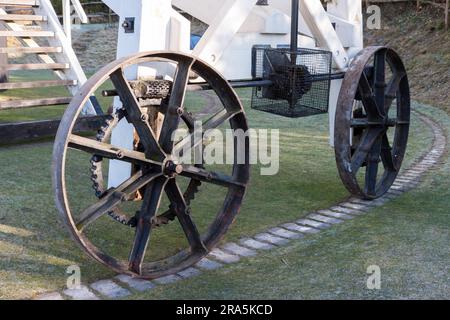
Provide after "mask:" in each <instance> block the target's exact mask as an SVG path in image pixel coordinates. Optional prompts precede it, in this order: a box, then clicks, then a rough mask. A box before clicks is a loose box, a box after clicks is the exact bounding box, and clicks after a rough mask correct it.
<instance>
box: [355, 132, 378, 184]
mask: <svg viewBox="0 0 450 320" xmlns="http://www.w3.org/2000/svg"><path fill="white" fill-rule="evenodd" d="M381 131H382V130H381V129H369V130H367V131H366V132H365V133H364V135H363V137H362V139H361V143H360V144H359V146H358V148H357V149H356V151H355V153H354V155H353V157H352V159H351V172H352V173H353V175H356V173H357V172H358V171H359V169H360V168H361V166H362V165H363V163H364V161H366V159H367V156H368V155H369V152H370V151H371V150H372V147H373V145H374V143H375V142H376V140H377V138H378V137H379V136H380V134H381Z"/></svg>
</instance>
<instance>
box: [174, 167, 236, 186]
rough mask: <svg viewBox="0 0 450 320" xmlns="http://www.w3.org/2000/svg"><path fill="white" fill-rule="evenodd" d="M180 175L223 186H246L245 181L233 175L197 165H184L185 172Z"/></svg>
mask: <svg viewBox="0 0 450 320" xmlns="http://www.w3.org/2000/svg"><path fill="white" fill-rule="evenodd" d="M180 175H181V176H183V177H187V178H191V179H195V180H199V181H202V182H208V183H212V184H216V185H219V186H223V187H237V188H245V183H241V182H239V181H236V180H235V179H234V178H233V177H231V176H228V175H226V174H223V173H218V172H213V171H208V170H205V169H201V168H198V167H195V166H190V165H183V172H182V173H181V174H180Z"/></svg>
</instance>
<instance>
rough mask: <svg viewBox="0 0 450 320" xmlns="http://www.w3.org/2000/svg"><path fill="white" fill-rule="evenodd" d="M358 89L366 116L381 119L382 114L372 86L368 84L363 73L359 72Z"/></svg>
mask: <svg viewBox="0 0 450 320" xmlns="http://www.w3.org/2000/svg"><path fill="white" fill-rule="evenodd" d="M358 91H359V94H360V96H361V99H362V103H363V106H364V110H366V113H367V115H368V117H369V118H371V119H373V120H379V119H382V118H383V116H382V115H381V113H380V110H379V108H378V106H377V102H376V101H375V97H374V93H373V91H372V86H371V85H370V83H369V80H368V79H367V76H366V74H365V73H362V74H361V79H360V80H359V85H358Z"/></svg>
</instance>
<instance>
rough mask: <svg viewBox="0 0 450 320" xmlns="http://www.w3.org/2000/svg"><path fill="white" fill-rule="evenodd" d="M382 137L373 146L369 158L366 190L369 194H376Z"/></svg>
mask: <svg viewBox="0 0 450 320" xmlns="http://www.w3.org/2000/svg"><path fill="white" fill-rule="evenodd" d="M381 139H382V138H381V137H378V138H377V139H376V141H375V143H374V145H373V146H372V148H371V150H370V152H369V154H368V159H367V168H366V177H365V192H366V193H367V194H369V195H373V196H374V195H376V186H377V176H378V163H379V159H380V153H381Z"/></svg>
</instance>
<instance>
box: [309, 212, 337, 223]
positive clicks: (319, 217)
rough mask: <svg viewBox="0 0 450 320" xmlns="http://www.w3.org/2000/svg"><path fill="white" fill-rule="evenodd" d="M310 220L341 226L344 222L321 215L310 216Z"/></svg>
mask: <svg viewBox="0 0 450 320" xmlns="http://www.w3.org/2000/svg"><path fill="white" fill-rule="evenodd" d="M307 218H308V219H312V220H316V221H319V222H325V223H329V224H339V223H342V222H344V221H343V220H340V219H336V218H331V217H327V216H322V215H320V214H314V213H313V214H310V215H309V216H308V217H307Z"/></svg>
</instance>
